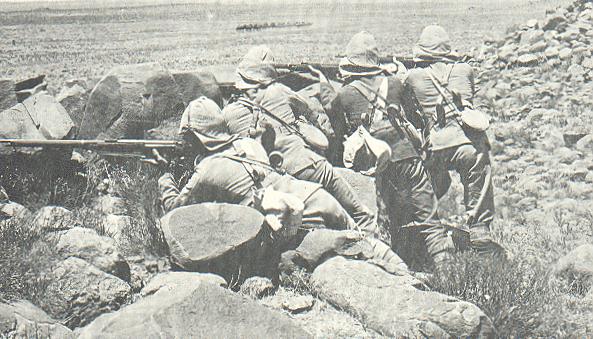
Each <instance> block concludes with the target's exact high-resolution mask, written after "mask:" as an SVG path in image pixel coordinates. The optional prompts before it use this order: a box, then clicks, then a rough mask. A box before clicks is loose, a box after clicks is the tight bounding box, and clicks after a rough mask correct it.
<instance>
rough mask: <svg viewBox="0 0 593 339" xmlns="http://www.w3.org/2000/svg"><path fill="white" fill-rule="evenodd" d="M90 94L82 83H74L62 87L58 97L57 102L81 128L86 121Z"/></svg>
mask: <svg viewBox="0 0 593 339" xmlns="http://www.w3.org/2000/svg"><path fill="white" fill-rule="evenodd" d="M89 93H90V91H88V90H87V89H86V88H85V87H83V85H82V84H80V83H72V84H71V85H70V86H68V85H66V86H65V87H62V89H61V90H60V93H58V95H57V96H56V100H58V102H59V103H60V104H61V105H62V106H64V108H65V109H66V112H68V114H69V115H70V118H71V119H72V121H73V122H74V124H75V125H76V126H78V127H80V124H81V123H82V120H83V119H84V110H85V108H86V103H87V101H88V99H89Z"/></svg>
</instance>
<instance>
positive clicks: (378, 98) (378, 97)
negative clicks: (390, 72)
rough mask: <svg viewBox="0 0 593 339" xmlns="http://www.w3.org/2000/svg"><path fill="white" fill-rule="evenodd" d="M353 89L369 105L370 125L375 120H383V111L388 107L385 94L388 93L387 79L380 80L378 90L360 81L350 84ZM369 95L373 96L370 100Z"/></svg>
mask: <svg viewBox="0 0 593 339" xmlns="http://www.w3.org/2000/svg"><path fill="white" fill-rule="evenodd" d="M350 86H352V87H353V88H354V89H356V90H357V91H358V92H359V93H360V94H361V95H362V96H363V97H364V98H365V99H366V100H367V101H368V102H369V104H370V105H371V113H370V116H369V121H370V123H371V124H372V123H373V122H374V121H375V120H377V121H379V120H382V119H383V115H384V110H385V108H386V107H387V106H388V103H387V99H386V98H387V93H388V91H389V79H388V77H385V78H383V80H381V85H380V86H379V90H378V91H376V90H374V89H373V88H372V87H371V86H369V85H367V84H365V83H364V82H362V81H357V82H353V83H350ZM371 94H372V95H373V96H372V98H371Z"/></svg>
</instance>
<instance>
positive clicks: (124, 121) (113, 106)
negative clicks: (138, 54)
mask: <svg viewBox="0 0 593 339" xmlns="http://www.w3.org/2000/svg"><path fill="white" fill-rule="evenodd" d="M184 107H185V105H184V103H183V98H182V97H181V95H180V90H179V88H178V86H177V84H176V83H175V79H174V78H173V76H172V75H171V73H169V71H168V70H167V69H165V68H164V67H163V66H161V65H160V64H158V63H144V64H133V65H124V66H118V67H115V68H114V69H112V70H111V71H110V72H109V73H108V74H107V75H106V76H105V77H103V79H101V81H99V83H97V85H96V86H95V88H94V89H93V91H92V92H91V94H90V96H89V99H88V102H87V105H86V109H85V113H84V114H85V120H84V122H83V124H82V125H81V126H80V132H79V135H80V136H81V137H83V138H96V137H97V138H100V139H103V138H105V139H108V138H142V136H143V133H144V131H145V130H148V129H150V128H153V127H156V126H158V124H159V123H160V122H161V121H163V120H165V119H167V118H169V117H173V116H175V117H177V116H180V115H181V112H182V111H183V109H184Z"/></svg>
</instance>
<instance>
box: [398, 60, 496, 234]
mask: <svg viewBox="0 0 593 339" xmlns="http://www.w3.org/2000/svg"><path fill="white" fill-rule="evenodd" d="M428 72H432V74H433V76H435V77H436V78H437V79H439V81H440V82H441V83H442V84H443V85H445V86H446V87H447V88H448V89H449V90H450V91H454V92H456V93H458V94H459V95H460V96H461V99H462V100H464V101H465V102H469V103H471V102H472V101H473V96H474V92H475V88H474V76H473V71H472V68H471V66H470V65H468V64H465V63H454V64H451V63H443V62H437V63H435V64H433V65H431V66H430V67H427V68H417V69H413V70H410V73H409V75H408V78H407V80H406V89H407V90H408V91H409V93H410V95H409V96H408V100H409V103H410V104H409V105H408V107H414V103H415V102H417V103H418V104H419V107H418V109H419V111H420V112H422V114H423V120H424V121H423V127H424V129H425V135H427V136H428V138H429V140H430V144H429V160H428V164H429V165H428V169H429V171H430V172H431V174H432V176H433V177H434V183H435V185H436V187H435V189H436V190H437V191H438V192H441V193H444V192H446V191H447V189H448V184H449V183H450V179H449V173H448V171H449V170H455V171H456V172H457V173H459V175H460V178H461V182H462V184H463V186H464V189H465V192H464V204H465V207H466V211H467V213H468V218H467V224H468V225H469V227H470V237H471V238H472V239H476V240H478V239H484V238H488V239H489V225H490V223H491V222H492V219H493V215H494V197H493V191H492V179H491V174H490V173H491V168H490V167H491V165H490V155H489V150H490V145H489V143H488V138H487V136H486V134H485V133H484V132H478V131H473V130H467V129H464V128H462V127H461V125H460V123H459V122H458V121H457V120H456V119H454V118H449V119H447V121H446V123H445V126H443V127H441V126H438V124H436V123H435V121H436V114H437V113H436V107H437V104H438V103H439V102H440V101H441V98H442V97H441V95H440V94H439V92H438V91H437V89H436V87H435V86H434V84H433V82H432V81H431V79H430V76H429V73H428ZM414 99H415V100H414ZM445 113H448V112H445Z"/></svg>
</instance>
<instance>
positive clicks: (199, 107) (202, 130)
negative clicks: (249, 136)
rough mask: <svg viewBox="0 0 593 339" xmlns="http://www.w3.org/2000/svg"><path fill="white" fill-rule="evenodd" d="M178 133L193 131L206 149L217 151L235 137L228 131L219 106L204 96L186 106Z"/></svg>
mask: <svg viewBox="0 0 593 339" xmlns="http://www.w3.org/2000/svg"><path fill="white" fill-rule="evenodd" d="M179 133H180V134H185V133H193V134H194V135H195V136H196V137H197V138H198V139H199V140H200V142H201V143H202V145H204V147H205V148H206V149H207V150H208V151H217V150H219V149H221V148H223V147H225V146H227V145H228V144H230V143H231V142H233V141H234V140H235V139H236V138H237V137H236V136H234V135H231V134H230V133H229V130H228V127H227V124H226V122H225V121H224V118H223V115H222V111H221V110H220V107H218V105H217V104H216V103H215V102H214V101H212V100H210V99H208V98H206V97H204V96H202V97H199V98H198V99H196V100H194V101H192V102H190V104H189V105H188V106H187V108H186V109H185V111H184V112H183V115H182V116H181V124H180V126H179Z"/></svg>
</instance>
